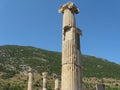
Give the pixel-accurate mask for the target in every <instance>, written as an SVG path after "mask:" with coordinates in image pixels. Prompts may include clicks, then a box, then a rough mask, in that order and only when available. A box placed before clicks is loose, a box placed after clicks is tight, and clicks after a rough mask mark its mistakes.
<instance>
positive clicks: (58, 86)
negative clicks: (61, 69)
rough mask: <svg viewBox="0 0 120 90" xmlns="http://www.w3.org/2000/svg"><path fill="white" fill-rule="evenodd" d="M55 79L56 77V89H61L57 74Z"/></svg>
mask: <svg viewBox="0 0 120 90" xmlns="http://www.w3.org/2000/svg"><path fill="white" fill-rule="evenodd" d="M54 79H55V90H60V85H59V76H58V75H56V74H55V75H54Z"/></svg>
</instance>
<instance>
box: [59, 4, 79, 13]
mask: <svg viewBox="0 0 120 90" xmlns="http://www.w3.org/2000/svg"><path fill="white" fill-rule="evenodd" d="M65 9H69V10H70V11H71V12H72V13H76V14H78V13H79V9H78V8H77V7H76V6H75V5H74V3H73V2H68V3H66V4H64V5H63V6H61V7H60V8H59V13H64V11H65Z"/></svg>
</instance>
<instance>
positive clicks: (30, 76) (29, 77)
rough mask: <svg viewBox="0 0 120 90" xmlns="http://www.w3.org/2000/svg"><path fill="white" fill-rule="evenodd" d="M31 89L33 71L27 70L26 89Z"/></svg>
mask: <svg viewBox="0 0 120 90" xmlns="http://www.w3.org/2000/svg"><path fill="white" fill-rule="evenodd" d="M32 88H33V69H31V68H29V70H28V89H27V90H32Z"/></svg>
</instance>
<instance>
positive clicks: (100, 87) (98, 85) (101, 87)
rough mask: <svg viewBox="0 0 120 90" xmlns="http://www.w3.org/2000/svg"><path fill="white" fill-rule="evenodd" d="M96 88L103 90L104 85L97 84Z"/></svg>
mask: <svg viewBox="0 0 120 90" xmlns="http://www.w3.org/2000/svg"><path fill="white" fill-rule="evenodd" d="M96 90H105V85H104V84H97V85H96Z"/></svg>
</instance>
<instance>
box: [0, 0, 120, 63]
mask: <svg viewBox="0 0 120 90" xmlns="http://www.w3.org/2000/svg"><path fill="white" fill-rule="evenodd" d="M68 1H69V0H0V45H23V46H34V47H38V48H43V49H47V50H52V51H60V52H61V33H62V32H61V31H62V30H61V29H62V14H59V13H58V8H59V7H60V6H61V5H62V4H64V3H66V2H68ZM71 1H72V2H74V3H75V4H76V6H77V7H78V8H79V9H80V13H79V14H77V15H76V23H77V27H79V28H81V29H82V32H83V35H82V37H81V52H82V53H83V54H87V55H92V56H97V57H101V58H105V59H108V60H110V61H112V62H116V63H119V64H120V40H119V39H120V5H119V4H120V0H71Z"/></svg>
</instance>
